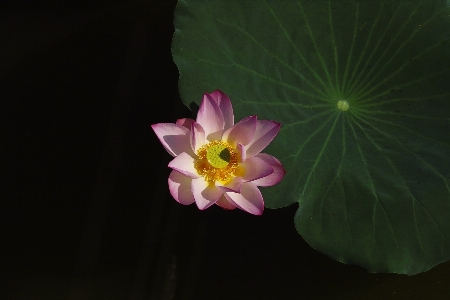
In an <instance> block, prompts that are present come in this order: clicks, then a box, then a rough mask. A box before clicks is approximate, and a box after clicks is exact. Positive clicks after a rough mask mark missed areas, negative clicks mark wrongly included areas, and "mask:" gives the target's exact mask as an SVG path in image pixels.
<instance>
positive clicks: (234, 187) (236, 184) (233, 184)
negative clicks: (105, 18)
mask: <svg viewBox="0 0 450 300" xmlns="http://www.w3.org/2000/svg"><path fill="white" fill-rule="evenodd" d="M216 185H217V187H218V188H219V189H221V190H222V191H224V192H235V193H240V192H241V185H242V178H241V177H234V178H233V179H231V180H230V181H229V182H227V183H225V184H221V183H219V182H216Z"/></svg>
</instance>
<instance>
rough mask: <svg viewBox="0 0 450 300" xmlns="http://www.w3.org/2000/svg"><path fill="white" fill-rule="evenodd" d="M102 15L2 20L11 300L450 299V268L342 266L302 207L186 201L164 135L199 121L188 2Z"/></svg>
mask: <svg viewBox="0 0 450 300" xmlns="http://www.w3.org/2000/svg"><path fill="white" fill-rule="evenodd" d="M92 2H94V4H85V3H82V2H66V1H61V2H58V3H53V2H48V1H43V2H33V1H28V2H20V1H19V2H16V3H15V5H14V6H11V7H4V6H2V7H1V9H0V117H1V124H2V138H1V143H0V145H1V146H0V149H1V150H2V151H1V152H2V155H1V156H2V159H1V161H2V166H1V168H2V171H3V172H2V173H3V175H4V176H2V178H3V180H2V182H3V184H2V186H3V189H2V190H3V191H4V192H3V193H2V196H1V206H0V209H1V219H0V222H1V224H0V225H1V227H0V230H1V236H0V245H1V252H0V255H1V256H0V259H1V260H0V262H1V265H0V267H1V274H2V277H1V278H0V279H1V280H0V282H1V283H0V288H1V291H0V299H23V300H28V299H71V300H78V299H133V300H134V299H163V300H166V299H449V298H450V264H449V263H445V264H441V265H439V266H437V267H435V268H433V269H432V270H430V271H428V272H425V273H422V274H419V275H416V276H413V277H408V276H404V275H395V274H369V273H367V272H366V271H364V270H363V269H360V268H358V267H356V266H348V265H344V264H341V263H339V262H335V261H333V260H331V259H329V258H328V257H326V256H324V255H322V254H321V253H319V252H317V251H315V250H314V249H312V248H311V247H310V246H308V245H307V244H306V242H304V241H303V239H302V238H301V237H300V236H299V235H298V234H297V232H296V231H295V228H294V224H293V217H294V213H295V211H296V206H295V205H293V206H291V207H288V208H284V209H279V210H268V209H267V210H266V211H265V212H264V214H263V216H260V217H256V216H251V215H249V214H246V213H244V212H242V211H239V210H235V211H231V212H230V211H224V210H222V209H220V208H218V207H212V208H210V209H208V210H206V211H199V210H198V209H197V208H196V206H195V205H191V206H181V205H179V204H178V203H176V202H175V201H174V200H173V199H172V198H171V196H170V195H169V193H168V188H167V177H168V174H169V169H168V168H167V164H168V162H169V161H170V159H171V157H170V155H169V154H167V153H166V152H165V150H164V149H163V147H162V146H161V145H160V144H159V141H158V140H157V138H156V136H155V134H154V133H153V132H152V131H151V129H150V124H153V123H158V122H174V121H175V120H176V119H177V118H181V117H189V116H190V111H189V110H188V109H187V108H185V107H183V105H182V104H181V101H180V99H179V94H178V89H177V81H178V71H177V68H176V66H175V64H174V63H173V62H172V57H171V53H170V43H171V39H172V34H173V31H174V28H173V25H172V21H173V12H174V8H175V4H176V1H174V0H170V1H169V0H164V1H159V2H157V3H159V4H155V3H154V2H153V1H123V2H108V3H107V4H106V3H105V2H102V1H92ZM213 71H214V70H211V72H213ZM218 88H219V87H218ZM208 92H211V91H208Z"/></svg>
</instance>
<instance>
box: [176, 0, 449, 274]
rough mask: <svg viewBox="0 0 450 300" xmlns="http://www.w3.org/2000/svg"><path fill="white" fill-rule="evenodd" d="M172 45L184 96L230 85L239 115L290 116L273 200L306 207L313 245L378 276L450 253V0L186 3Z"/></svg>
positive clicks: (306, 229) (306, 230) (408, 270)
mask: <svg viewBox="0 0 450 300" xmlns="http://www.w3.org/2000/svg"><path fill="white" fill-rule="evenodd" d="M172 52H173V57H174V60H175V63H176V64H177V66H178V69H179V71H180V82H179V88H180V94H181V97H182V100H183V101H184V103H185V104H186V105H189V104H190V103H192V102H196V103H199V102H200V100H201V98H202V95H203V93H204V92H212V91H213V90H215V89H221V90H223V91H224V92H225V93H226V94H228V95H229V96H230V98H231V100H232V103H233V107H234V110H235V118H236V120H239V119H241V118H243V117H245V116H249V115H254V114H257V115H258V118H259V119H271V120H276V121H278V122H281V123H282V129H281V130H280V133H279V134H278V136H277V137H276V139H275V140H274V142H273V143H272V144H271V145H270V146H269V147H268V148H266V149H265V151H264V152H266V153H270V154H272V155H274V156H276V157H277V158H278V159H280V161H281V162H282V163H283V165H284V167H285V169H286V171H287V174H286V177H285V179H284V180H283V181H282V182H281V183H280V184H278V185H277V186H274V187H270V188H265V189H262V190H263V191H262V192H263V195H264V200H265V205H266V207H269V208H280V207H285V206H287V205H290V204H292V203H298V205H299V208H298V211H297V214H296V216H295V225H296V228H297V230H298V232H299V233H300V234H301V235H302V237H303V238H304V239H305V240H306V241H307V242H308V243H309V244H310V245H311V246H312V247H314V248H316V249H317V250H319V251H321V252H323V253H325V254H327V255H329V256H331V257H333V258H334V259H336V260H339V261H341V262H345V263H351V264H357V265H360V266H362V267H364V268H366V269H368V270H369V271H371V272H395V273H405V274H416V273H419V272H423V271H425V270H428V269H429V268H431V267H432V266H434V265H436V264H438V263H440V262H443V261H446V260H449V256H450V156H449V154H450V8H448V7H447V2H446V1H338V0H331V1H309V0H304V1H303V0H297V1H294V0H292V1H279V0H277V1H225V0H222V1H212V0H210V1H198V0H192V1H189V0H184V1H180V2H179V3H178V5H177V8H176V12H175V35H174V39H173V45H172ZM347 105H348V109H347V110H345V108H347ZM340 108H341V109H340ZM299 255H301V254H300V253H299Z"/></svg>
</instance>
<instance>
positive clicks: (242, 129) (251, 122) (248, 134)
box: [222, 116, 258, 146]
mask: <svg viewBox="0 0 450 300" xmlns="http://www.w3.org/2000/svg"><path fill="white" fill-rule="evenodd" d="M257 121H258V119H257V117H256V116H250V117H246V118H244V119H242V120H241V121H239V122H238V123H236V124H235V125H233V127H231V128H229V129H227V130H226V131H225V132H224V133H223V136H222V140H224V141H227V142H228V143H230V144H231V145H232V146H236V144H237V143H240V144H242V145H244V146H246V145H247V144H248V143H250V142H251V141H252V139H253V136H254V135H255V131H256V124H257Z"/></svg>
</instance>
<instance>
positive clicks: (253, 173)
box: [240, 157, 274, 181]
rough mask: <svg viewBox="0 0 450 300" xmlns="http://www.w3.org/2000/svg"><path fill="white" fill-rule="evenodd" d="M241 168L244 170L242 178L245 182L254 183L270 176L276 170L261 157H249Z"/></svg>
mask: <svg viewBox="0 0 450 300" xmlns="http://www.w3.org/2000/svg"><path fill="white" fill-rule="evenodd" d="M240 167H242V168H244V174H243V175H242V178H243V179H244V180H245V181H252V180H256V179H259V178H262V177H266V176H269V175H270V174H272V173H273V172H274V169H273V168H272V167H271V166H270V165H269V164H267V163H266V162H265V161H264V160H262V159H260V158H259V157H249V158H247V159H246V160H245V161H244V162H243V163H241V164H240Z"/></svg>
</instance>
